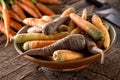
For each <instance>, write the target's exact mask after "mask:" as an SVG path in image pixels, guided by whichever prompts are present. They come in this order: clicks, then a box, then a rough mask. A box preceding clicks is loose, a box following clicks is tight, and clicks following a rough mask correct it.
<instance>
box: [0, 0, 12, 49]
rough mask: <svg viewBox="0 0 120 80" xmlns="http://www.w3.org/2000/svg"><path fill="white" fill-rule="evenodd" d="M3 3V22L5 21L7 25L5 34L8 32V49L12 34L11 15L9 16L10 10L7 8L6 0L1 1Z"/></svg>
mask: <svg viewBox="0 0 120 80" xmlns="http://www.w3.org/2000/svg"><path fill="white" fill-rule="evenodd" d="M1 3H2V15H3V20H4V25H5V32H6V36H7V41H6V44H5V47H7V46H8V43H9V34H10V32H11V29H10V15H9V10H8V9H7V7H6V4H5V2H4V0H1Z"/></svg>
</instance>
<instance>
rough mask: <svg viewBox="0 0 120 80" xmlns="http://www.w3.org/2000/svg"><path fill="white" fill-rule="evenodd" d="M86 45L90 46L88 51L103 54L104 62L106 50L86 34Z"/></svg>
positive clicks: (102, 59) (102, 60)
mask: <svg viewBox="0 0 120 80" xmlns="http://www.w3.org/2000/svg"><path fill="white" fill-rule="evenodd" d="M85 40H86V45H87V48H88V51H89V52H91V53H93V54H101V64H103V62H104V51H103V50H102V49H100V48H99V47H98V46H97V45H96V43H95V42H94V41H93V40H92V39H91V37H89V36H88V35H85Z"/></svg>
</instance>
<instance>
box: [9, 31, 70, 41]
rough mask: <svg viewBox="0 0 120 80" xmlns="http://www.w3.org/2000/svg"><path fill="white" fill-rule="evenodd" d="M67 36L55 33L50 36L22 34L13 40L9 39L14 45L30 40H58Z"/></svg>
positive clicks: (66, 33)
mask: <svg viewBox="0 0 120 80" xmlns="http://www.w3.org/2000/svg"><path fill="white" fill-rule="evenodd" d="M68 34H69V33H68V32H61V33H55V34H51V35H45V34H42V33H23V34H17V35H15V36H14V37H13V38H11V41H14V42H15V43H24V42H26V41H32V40H58V39H61V38H63V37H65V36H67V35H68Z"/></svg>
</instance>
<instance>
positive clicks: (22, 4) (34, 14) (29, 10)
mask: <svg viewBox="0 0 120 80" xmlns="http://www.w3.org/2000/svg"><path fill="white" fill-rule="evenodd" d="M15 3H16V4H18V5H19V6H20V7H21V8H22V9H23V10H25V11H26V12H27V13H29V14H30V15H31V16H33V17H37V18H38V17H39V16H38V15H37V14H36V12H35V11H34V10H33V9H32V8H31V7H29V6H27V5H26V4H24V3H23V2H21V1H18V0H15Z"/></svg>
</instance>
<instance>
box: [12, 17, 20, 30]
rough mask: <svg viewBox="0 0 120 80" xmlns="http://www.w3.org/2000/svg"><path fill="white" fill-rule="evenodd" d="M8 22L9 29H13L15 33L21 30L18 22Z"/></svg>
mask: <svg viewBox="0 0 120 80" xmlns="http://www.w3.org/2000/svg"><path fill="white" fill-rule="evenodd" d="M10 21H11V23H10V26H11V28H13V29H15V30H16V31H19V30H20V29H21V28H22V26H21V24H19V23H18V22H16V21H14V20H12V19H11V20H10Z"/></svg>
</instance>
